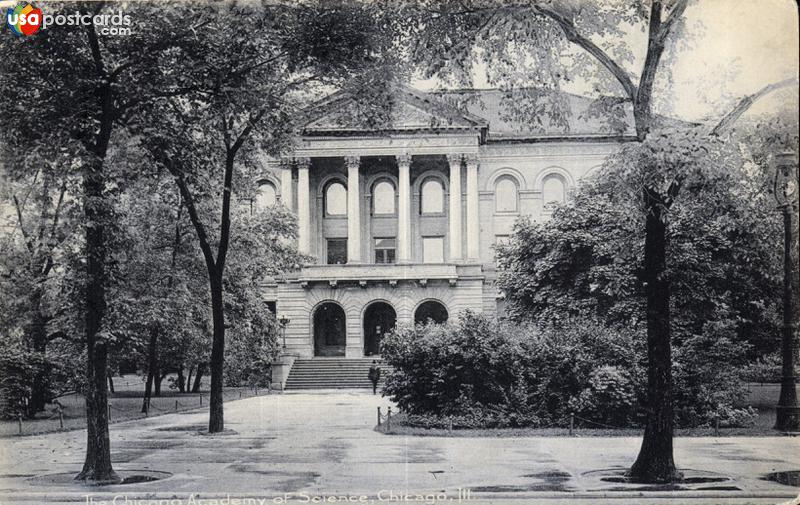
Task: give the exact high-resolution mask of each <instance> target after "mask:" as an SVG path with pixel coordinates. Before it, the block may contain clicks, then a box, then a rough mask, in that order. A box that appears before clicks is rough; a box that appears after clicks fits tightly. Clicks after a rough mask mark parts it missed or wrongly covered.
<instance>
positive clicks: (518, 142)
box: [258, 88, 625, 358]
mask: <svg viewBox="0 0 800 505" xmlns="http://www.w3.org/2000/svg"><path fill="white" fill-rule="evenodd" d="M469 93H473V94H474V96H478V95H479V98H480V100H478V101H476V100H473V101H472V102H473V105H472V107H470V108H469V110H470V112H465V108H463V107H455V106H451V105H449V104H448V99H449V98H452V97H449V96H443V95H434V94H425V93H422V92H419V91H416V90H412V89H409V88H400V89H399V90H398V97H397V103H396V104H395V106H394V110H393V113H392V118H393V119H392V125H391V127H390V128H383V129H381V130H380V131H376V130H371V129H369V128H367V127H361V126H360V125H359V124H357V123H356V122H355V120H352V119H351V117H353V116H352V115H351V114H350V113H349V112H348V111H349V110H350V108H349V107H348V103H350V102H349V101H350V100H352V99H351V98H350V97H348V96H346V95H344V94H339V95H334V96H333V97H331V98H330V99H328V100H326V101H325V102H323V103H321V104H318V105H317V106H315V110H314V111H313V113H312V114H311V115H310V117H309V119H308V121H307V122H306V124H305V126H304V128H303V129H302V130H301V131H300V133H299V135H298V138H297V143H296V147H295V150H294V152H293V153H292V156H290V157H287V158H285V159H283V160H281V161H270V162H268V163H266V164H265V165H266V168H265V171H264V176H263V178H262V179H261V181H260V187H259V196H258V200H259V201H260V202H261V203H262V204H266V205H269V204H273V203H279V204H282V205H285V206H286V207H287V208H289V209H291V210H292V211H293V212H294V213H296V215H297V218H298V225H299V234H298V248H299V250H300V252H302V253H304V254H307V255H308V256H309V257H310V258H312V261H310V262H309V263H308V264H305V265H303V266H302V267H301V268H300V269H299V270H298V271H296V272H293V273H291V274H289V275H287V276H285V277H284V278H281V279H278V280H277V281H276V282H275V283H274V284H272V285H269V286H266V287H265V289H264V296H265V298H266V299H267V300H268V302H270V303H274V304H275V310H276V312H277V314H278V315H279V316H280V317H283V318H285V319H288V321H289V322H288V324H286V327H285V335H284V338H285V343H286V349H287V351H289V352H290V353H293V354H295V355H297V356H299V357H303V358H311V357H336V356H339V357H347V358H359V357H370V356H375V355H376V354H377V353H378V348H379V347H378V346H379V342H380V339H381V337H382V335H383V334H385V333H386V332H387V331H388V330H390V329H391V328H392V327H394V325H395V324H397V323H412V322H417V321H425V320H427V319H433V320H435V321H437V322H441V321H445V320H447V319H450V318H457V317H458V316H459V313H461V312H462V311H464V310H467V309H469V310H472V311H475V312H483V313H486V314H491V315H497V314H499V315H502V309H503V300H502V297H501V295H500V293H499V292H498V290H497V288H496V286H495V278H496V271H495V258H494V248H495V245H496V244H498V243H500V242H502V241H504V240H506V239H507V238H508V237H509V235H510V234H511V233H512V228H513V225H514V222H515V221H516V220H517V219H518V218H519V217H520V216H523V215H528V216H531V217H532V218H533V219H535V220H542V219H547V218H548V216H549V215H550V213H551V212H552V209H553V206H555V205H557V204H559V203H563V202H564V201H566V200H567V199H568V198H569V194H570V192H571V191H573V190H574V189H575V188H576V186H577V185H578V184H580V181H581V180H582V179H583V178H585V177H587V176H590V175H591V173H592V171H593V170H595V169H597V167H599V166H600V165H601V164H602V163H603V161H604V159H605V158H606V157H607V156H608V155H609V153H611V152H613V151H614V150H615V149H617V147H618V145H619V142H620V141H623V140H625V137H624V136H620V135H608V134H604V133H602V132H601V131H599V128H597V127H596V125H592V124H590V123H588V122H586V121H583V122H581V121H576V124H575V126H572V125H571V126H572V127H571V129H570V132H569V133H567V134H565V133H564V132H563V131H559V132H548V131H547V130H546V128H545V129H544V130H542V129H540V130H538V131H537V132H535V133H534V132H530V131H526V129H525V128H524V127H523V128H521V127H520V125H517V124H514V123H511V122H509V121H508V120H507V119H505V118H504V117H503V114H502V110H501V107H500V106H499V104H500V102H501V100H502V98H501V97H500V96H499V92H496V91H491V90H489V91H481V92H469ZM470 98H473V96H470ZM572 99H573V101H574V102H575V103H576V107H577V108H580V107H581V106H582V105H585V103H586V102H588V100H586V99H580V97H572ZM581 100H583V101H581ZM476 104H477V105H476ZM487 104H488V106H487ZM480 113H482V115H481V114H480ZM573 115H575V116H577V113H575V112H573Z"/></svg>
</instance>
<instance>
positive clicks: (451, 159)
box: [446, 154, 465, 167]
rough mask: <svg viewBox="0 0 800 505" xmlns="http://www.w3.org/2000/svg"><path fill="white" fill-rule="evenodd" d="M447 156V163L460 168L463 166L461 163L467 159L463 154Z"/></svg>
mask: <svg viewBox="0 0 800 505" xmlns="http://www.w3.org/2000/svg"><path fill="white" fill-rule="evenodd" d="M446 156H447V162H448V163H449V164H450V165H458V166H459V167H460V166H461V162H462V161H464V158H465V156H464V155H463V154H448V155H446Z"/></svg>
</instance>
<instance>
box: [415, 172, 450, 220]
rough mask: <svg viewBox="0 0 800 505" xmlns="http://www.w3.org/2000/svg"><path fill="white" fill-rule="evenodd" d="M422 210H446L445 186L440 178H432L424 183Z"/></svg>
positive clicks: (435, 212) (437, 211)
mask: <svg viewBox="0 0 800 505" xmlns="http://www.w3.org/2000/svg"><path fill="white" fill-rule="evenodd" d="M420 212H421V213H422V214H441V213H443V212H444V187H443V186H442V183H441V181H439V180H438V179H434V178H430V179H428V180H426V181H425V182H423V183H422V189H421V190H420Z"/></svg>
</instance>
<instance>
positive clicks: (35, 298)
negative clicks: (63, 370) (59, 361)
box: [26, 288, 50, 419]
mask: <svg viewBox="0 0 800 505" xmlns="http://www.w3.org/2000/svg"><path fill="white" fill-rule="evenodd" d="M41 302H42V290H41V289H40V288H37V289H35V290H34V292H33V293H32V294H31V303H32V308H33V320H32V321H31V324H30V326H29V328H28V333H29V338H30V341H31V344H32V347H33V351H34V352H35V353H36V355H37V357H39V358H40V359H39V360H38V361H37V363H36V367H35V370H34V375H33V381H32V383H31V398H30V401H28V411H27V413H26V414H27V416H28V417H29V418H31V419H32V418H33V417H35V416H36V413H37V412H41V411H43V410H44V408H45V405H46V404H47V379H48V376H49V372H50V370H49V369H50V367H49V364H48V363H47V356H46V353H47V327H46V324H45V320H46V319H45V316H44V314H42V313H41Z"/></svg>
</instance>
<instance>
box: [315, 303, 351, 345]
mask: <svg viewBox="0 0 800 505" xmlns="http://www.w3.org/2000/svg"><path fill="white" fill-rule="evenodd" d="M346 321H347V319H346V317H345V315H344V309H343V308H342V307H341V306H339V305H338V304H336V303H333V302H325V303H323V304H321V305H320V306H319V307H317V309H316V310H315V311H314V356H344V351H345V341H346V335H347V329H346V325H345V323H346Z"/></svg>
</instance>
